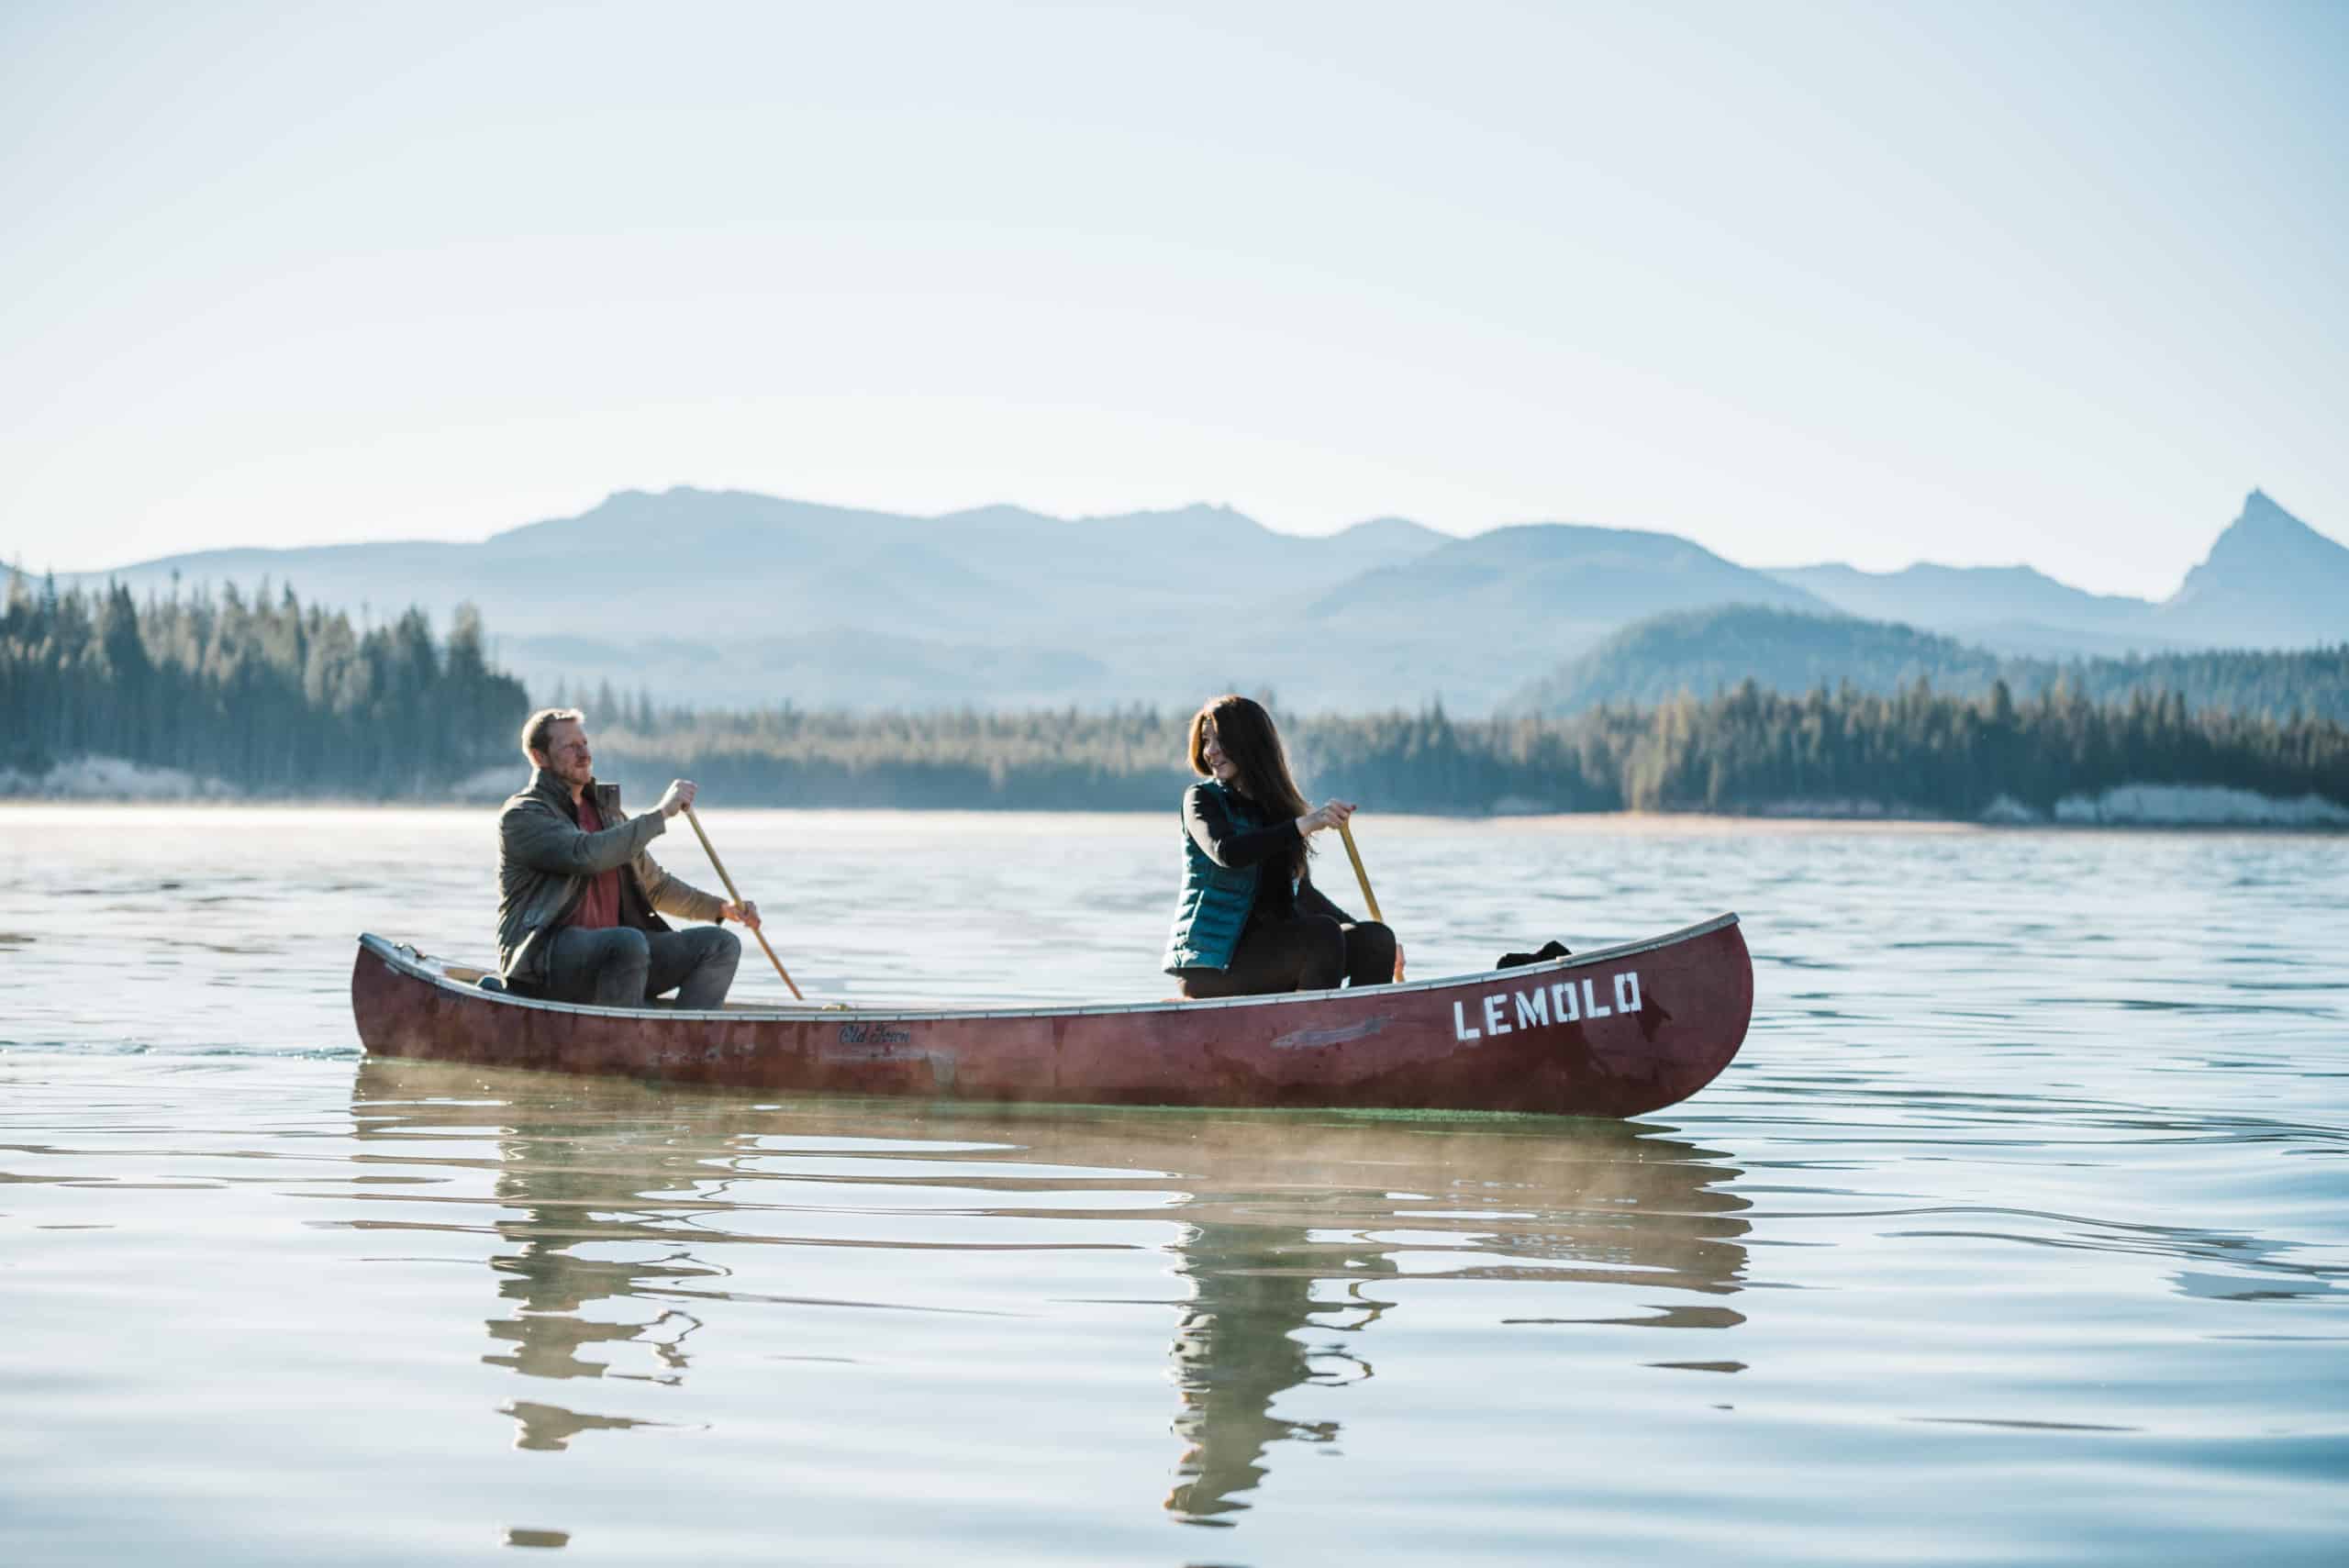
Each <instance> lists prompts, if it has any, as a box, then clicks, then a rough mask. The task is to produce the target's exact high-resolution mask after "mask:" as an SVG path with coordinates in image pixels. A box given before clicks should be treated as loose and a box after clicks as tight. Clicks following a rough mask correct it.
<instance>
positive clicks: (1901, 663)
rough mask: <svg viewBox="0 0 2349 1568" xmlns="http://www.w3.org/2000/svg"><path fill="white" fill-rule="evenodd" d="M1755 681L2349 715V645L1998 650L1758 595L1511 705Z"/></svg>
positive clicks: (1657, 631) (1610, 645)
mask: <svg viewBox="0 0 2349 1568" xmlns="http://www.w3.org/2000/svg"><path fill="white" fill-rule="evenodd" d="M1747 680H1751V681H1753V683H1755V684H1757V685H1759V686H1761V687H1762V688H1763V689H1764V690H1765V691H1779V692H1807V691H1809V690H1810V689H1811V688H1812V687H1814V686H1826V687H1829V688H1831V689H1832V688H1836V687H1840V686H1842V685H1844V684H1850V685H1852V686H1853V687H1854V688H1856V689H1857V690H1859V691H1863V692H1875V693H1877V694H1879V695H1881V694H1888V693H1892V692H1898V691H1901V690H1903V689H1905V688H1907V687H1908V686H1909V685H1912V684H1915V683H1916V682H1917V681H1919V680H1926V681H1930V682H1931V683H1932V685H1933V688H1934V689H1935V690H1936V691H1940V692H1943V693H1946V694H1949V695H1956V696H1982V695H1987V693H1988V692H1989V690H1990V688H1991V686H1992V684H1995V683H1997V682H1999V681H2004V682H2005V683H2006V684H2007V687H2008V689H2009V691H2010V692H2013V693H2014V694H2016V695H2018V696H2021V697H2024V698H2032V697H2037V696H2038V695H2041V694H2042V693H2044V692H2047V691H2050V690H2053V689H2054V687H2055V685H2056V684H2058V683H2059V682H2060V683H2062V684H2064V685H2065V686H2066V687H2067V688H2069V689H2070V690H2071V691H2073V692H2075V693H2077V694H2078V695H2082V696H2085V697H2087V698H2089V699H2090V700H2092V701H2098V702H2114V701H2119V702H2125V701H2127V700H2128V699H2129V698H2131V697H2132V696H2134V695H2137V694H2139V693H2141V692H2142V693H2143V694H2145V695H2148V696H2154V695H2162V694H2165V693H2170V692H2175V693H2176V694H2178V695H2181V696H2183V697H2184V698H2185V699H2186V703H2187V706H2188V707H2190V708H2193V709H2195V710H2197V711H2198V712H2199V711H2201V710H2204V709H2218V708H2223V709H2225V710H2226V711H2228V712H2230V713H2236V714H2242V715H2245V716H2255V717H2263V718H2274V719H2279V720H2280V719H2288V718H2289V717H2291V716H2292V715H2293V714H2294V713H2295V712H2299V713H2305V714H2309V715H2311V716H2315V717H2324V718H2330V719H2332V720H2334V721H2335V722H2337V723H2349V643H2342V644H2337V645H2335V646H2332V647H2329V648H2318V649H2310V650H2306V651H2294V652H2265V651H2205V652H2186V653H2165V654H2160V655H2154V656H2151V657H2143V658H2130V659H2084V660H2074V661H2069V662H2056V661H2054V660H2047V659H2026V658H2020V657H2009V656H2002V655H2000V654H1997V653H1993V652H1991V651H1988V650H1987V649H1982V648H1976V647H1973V646H1970V645H1968V644H1966V643H1963V642H1960V641H1957V640H1956V639H1954V638H1948V637H1942V636H1939V635H1936V634H1935V633H1932V632H1929V631H1919V630H1917V629H1916V628H1913V627H1907V626H1898V625H1894V624H1892V623H1889V622H1885V621H1872V620H1855V619H1850V618H1846V617H1835V616H1812V615H1804V614H1801V613H1799V612H1796V611H1790V610H1783V609H1772V608H1767V607H1765V606H1759V605H1730V606H1720V607H1719V608H1715V609H1709V610H1695V611H1688V612H1685V613H1681V614H1675V615H1663V616H1655V617H1651V618H1649V619H1647V620H1643V621H1641V622H1639V623H1638V624H1637V625H1635V626H1631V627H1626V628H1624V629H1623V630H1621V631H1620V632H1618V633H1616V634H1615V635H1614V636H1612V637H1610V638H1609V639H1607V640H1606V641H1604V642H1603V643H1601V644H1599V645H1598V647H1597V648H1595V649H1593V650H1592V651H1590V652H1588V653H1586V654H1584V655H1582V656H1581V657H1579V658H1576V659H1574V660H1570V661H1568V662H1566V663H1564V664H1563V665H1561V666H1560V667H1559V668H1558V669H1557V670H1556V671H1554V672H1553V673H1551V674H1550V675H1548V676H1546V677H1544V678H1543V679H1542V680H1540V681H1537V682H1534V683H1533V684H1531V685H1528V686H1527V687H1526V688H1525V689H1524V690H1522V691H1521V692H1520V693H1519V694H1518V695H1517V696H1516V697H1515V698H1514V699H1513V700H1512V701H1511V702H1510V703H1509V705H1508V709H1509V710H1510V711H1521V712H1531V713H1538V714H1542V715H1547V716H1550V717H1564V716H1567V715H1571V714H1575V713H1580V712H1581V711H1582V710H1584V709H1585V708H1587V707H1590V706H1594V705H1596V704H1598V703H1602V702H1603V703H1614V704H1619V705H1620V704H1626V703H1635V704H1653V703H1658V702H1663V701H1664V700H1666V699H1668V698H1671V697H1673V696H1676V695H1679V694H1681V693H1683V692H1687V693H1689V694H1691V695H1697V696H1712V695H1716V694H1718V693H1720V692H1724V691H1728V690H1730V689H1731V688H1732V687H1734V686H1736V685H1737V684H1739V683H1740V682H1742V681H1747Z"/></svg>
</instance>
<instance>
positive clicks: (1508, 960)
mask: <svg viewBox="0 0 2349 1568" xmlns="http://www.w3.org/2000/svg"><path fill="white" fill-rule="evenodd" d="M1572 957H1574V954H1573V953H1572V952H1571V951H1568V949H1567V947H1566V944H1565V943H1564V942H1562V941H1556V940H1552V941H1546V942H1543V943H1542V951H1540V952H1505V953H1503V954H1501V961H1500V962H1498V963H1497V964H1495V965H1493V967H1494V968H1495V969H1522V968H1523V967H1524V966H1525V965H1527V964H1529V963H1547V962H1550V961H1551V960H1552V959H1553V958H1572Z"/></svg>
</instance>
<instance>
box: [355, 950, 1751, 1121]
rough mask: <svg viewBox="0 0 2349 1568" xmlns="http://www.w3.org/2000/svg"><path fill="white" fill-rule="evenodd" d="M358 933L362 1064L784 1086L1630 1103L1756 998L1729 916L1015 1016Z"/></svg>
mask: <svg viewBox="0 0 2349 1568" xmlns="http://www.w3.org/2000/svg"><path fill="white" fill-rule="evenodd" d="M359 941H360V948H359V953H358V956H357V960H356V962H354V964H353V965H352V968H351V1008H352V1011H353V1013H354V1014H355V1016H356V1018H357V1019H358V1025H359V1037H360V1040H362V1043H364V1045H365V1046H366V1048H367V1050H368V1051H369V1052H371V1053H372V1054H373V1055H376V1056H387V1057H400V1058H406V1059H410V1060H420V1061H430V1062H464V1063H469V1064H472V1065H475V1066H484V1067H523V1068H535V1069H540V1070H550V1071H555V1072H566V1073H610V1074H618V1075H622V1076H627V1077H634V1078H644V1079H652V1080H657V1081H659V1082H662V1083H672V1084H704V1085H709V1086H713V1087H740V1088H756V1089H772V1090H781V1091H786V1092H795V1093H796V1092H812V1093H830V1094H848V1095H913V1096H918V1097H924V1098H946V1099H961V1100H979V1101H1031V1102H1057V1103H1063V1104H1092V1105H1168V1106H1341V1107H1349V1106H1350V1107H1360V1108H1389V1109H1426V1110H1487V1111H1520V1112H1534V1113H1542V1114H1548V1115H1555V1116H1602V1117H1626V1116H1640V1115H1643V1114H1645V1113H1646V1112H1649V1111H1653V1110H1659V1109H1661V1108H1663V1107H1664V1106H1669V1105H1672V1104H1675V1102H1677V1101H1680V1100H1684V1099H1686V1098H1687V1097H1688V1096H1689V1095H1693V1094H1695V1093H1696V1092H1697V1091H1698V1090H1699V1089H1701V1088H1703V1087H1704V1086H1705V1085H1706V1084H1709V1083H1710V1082H1712V1080H1713V1079H1714V1078H1715V1077H1716V1076H1718V1075H1719V1074H1720V1072H1721V1070H1722V1069H1723V1068H1724V1067H1726V1066H1728V1065H1729V1062H1730V1061H1731V1058H1732V1057H1734V1056H1735V1055H1736V1054H1737V1051H1738V1047H1739V1046H1740V1045H1741V1044H1742V1043H1743V1041H1744V1039H1745V1030H1746V1026H1747V1024H1748V1023H1749V1022H1750V1021H1751V1019H1752V1017H1753V962H1752V960H1751V958H1750V957H1749V955H1748V954H1747V952H1746V948H1745V939H1744V936H1743V934H1742V932H1741V931H1740V930H1739V929H1738V924H1737V917H1735V916H1733V915H1723V916H1720V917H1717V918H1715V919H1712V920H1708V921H1705V922H1703V923H1702V924H1700V925H1695V926H1690V927H1687V929H1683V930H1679V931H1675V932H1672V933H1670V934H1669V935H1666V936H1662V937H1656V938H1653V939H1650V940H1645V941H1639V942H1626V943H1623V944H1621V945H1620V946H1617V947H1611V948H1606V949H1602V950H1599V951H1594V952H1591V953H1586V954H1581V955H1577V956H1575V957H1572V958H1565V959H1560V960H1556V961H1553V962H1549V963H1541V964H1531V965H1528V966H1526V967H1524V968H1520V969H1508V970H1498V971H1495V972H1492V973H1485V974H1471V975H1463V976H1458V977H1455V978H1453V979H1450V980H1440V981H1431V982H1422V983H1417V984H1403V985H1379V986H1372V987H1369V988H1367V989H1364V990H1359V991H1357V990H1338V991H1315V992H1304V993H1299V994H1297V995H1286V996H1258V997H1244V998H1237V999H1233V1000H1230V1001H1214V1002H1165V1003H1152V1004H1147V1005H1141V1006H1100V1007H1039V1008H1027V1009H998V1008H990V1009H971V1008H890V1007H878V1006H875V1007H858V1008H840V1007H831V1008H825V1007H813V1006H745V1005H740V1004H737V1005H731V1006H727V1007H725V1008H722V1009H718V1010H713V1011H707V1012H686V1011H683V1010H680V1009H677V1008H674V1007H671V1006H665V1005H661V1006H651V1007H644V1008H618V1007H593V1006H565V1005H562V1004H558V1003H551V1002H541V1001H534V1000H529V999H525V998H522V997H518V996H513V995H498V994H495V993H492V992H488V991H484V990H482V989H481V988H480V987H479V986H478V985H476V984H473V981H474V980H475V979H476V978H477V976H478V973H479V972H478V971H475V970H471V969H467V968H464V967H462V966H461V965H456V964H451V963H446V962H442V961H440V960H438V959H434V958H430V957H428V956H425V955H423V954H420V953H417V951H415V950H414V949H412V948H407V947H404V946H400V945H397V944H395V943H393V942H390V941H387V940H384V939H383V938H381V937H377V936H373V935H369V936H362V937H361V938H360V939H359Z"/></svg>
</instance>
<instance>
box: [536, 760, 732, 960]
mask: <svg viewBox="0 0 2349 1568" xmlns="http://www.w3.org/2000/svg"><path fill="white" fill-rule="evenodd" d="M594 788H595V791H596V815H597V816H598V817H602V818H603V819H604V830H603V831H602V832H600V833H589V832H586V831H584V830H583V829H582V828H580V826H579V818H578V817H577V816H576V815H574V814H573V806H572V803H571V789H570V786H569V785H567V784H564V783H563V782H562V780H561V779H559V778H556V777H555V776H554V775H553V774H552V773H548V772H547V771H546V770H545V769H544V768H534V769H532V770H531V773H530V787H529V788H528V789H526V790H524V791H523V792H522V793H521V794H519V795H514V796H512V797H510V798H509V799H508V800H507V802H506V804H505V806H502V807H501V808H500V809H499V811H498V813H497V968H498V972H499V973H502V974H503V975H504V976H505V977H506V978H507V980H508V981H519V982H521V983H522V984H525V985H543V984H546V978H547V950H548V948H549V946H550V945H551V939H552V938H553V935H554V933H555V932H556V931H557V930H559V929H562V923H563V922H564V921H565V920H567V919H569V918H570V917H571V912H572V911H573V909H576V908H577V907H578V906H579V901H580V899H582V898H584V897H585V896H586V894H587V884H588V883H589V882H590V881H592V880H593V879H594V878H595V877H596V875H598V874H599V873H603V872H607V871H618V870H619V869H620V868H621V867H623V866H625V867H627V868H628V873H629V874H628V877H627V878H626V879H624V880H623V881H622V883H621V885H620V909H621V912H622V913H621V917H622V919H623V920H626V921H627V922H628V923H629V924H631V925H637V924H641V925H643V926H645V927H647V928H648V929H652V930H656V931H665V930H667V929H669V927H668V924H667V922H665V921H663V920H662V918H661V916H660V915H657V914H654V913H653V911H654V910H659V911H660V912H661V913H662V914H668V915H674V916H676V917H678V918H679V919H681V920H715V919H717V918H718V911H719V910H720V909H722V908H724V907H725V901H724V900H722V899H720V898H718V896H717V895H714V894H708V893H704V892H703V891H702V890H701V889H700V888H698V887H693V886H690V885H688V884H685V883H683V882H680V881H679V880H677V879H676V878H675V877H674V876H671V875H670V874H669V873H667V872H665V871H662V869H661V868H660V866H658V865H657V864H655V863H654V862H653V859H652V857H651V855H648V854H646V853H645V852H644V846H645V845H647V844H650V843H651V842H652V840H655V839H657V838H659V837H660V836H661V835H662V833H664V832H666V831H667V830H668V827H669V819H668V818H667V817H663V816H662V815H661V814H660V813H659V812H657V811H656V812H654V813H653V814H652V815H651V816H650V817H629V814H628V813H627V812H625V811H622V810H621V809H620V789H619V785H618V784H596V785H595V786H594ZM631 892H632V893H633V894H634V895H636V896H635V897H634V898H631V897H630V896H629V895H630V894H631ZM631 906H633V908H632V907H631ZM631 914H633V915H635V916H637V917H638V918H636V919H629V916H630V915H631Z"/></svg>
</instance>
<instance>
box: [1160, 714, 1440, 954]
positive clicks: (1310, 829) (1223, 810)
mask: <svg viewBox="0 0 2349 1568" xmlns="http://www.w3.org/2000/svg"><path fill="white" fill-rule="evenodd" d="M1191 768H1192V771H1193V772H1195V773H1202V774H1205V775H1206V777H1205V778H1204V779H1203V781H1202V782H1200V783H1198V784H1193V785H1192V786H1191V787H1190V788H1189V789H1188V790H1186V791H1185V792H1184V795H1183V893H1182V899H1181V902H1180V904H1179V905H1178V906H1176V908H1175V929H1174V933H1173V935H1171V936H1169V937H1168V938H1167V940H1166V956H1165V959H1164V962H1163V967H1164V968H1165V970H1166V972H1167V973H1170V974H1172V975H1174V976H1175V978H1176V979H1177V980H1179V981H1180V982H1181V983H1182V987H1183V995H1186V996H1191V997H1200V996H1254V995H1263V994H1264V993H1267V992H1274V991H1322V990H1327V989H1329V988H1330V987H1331V986H1333V985H1336V984H1338V983H1339V982H1340V981H1341V980H1350V981H1352V982H1353V984H1356V985H1377V984H1384V983H1385V982H1386V981H1389V980H1400V979H1402V978H1403V951H1402V949H1401V947H1399V946H1398V945H1397V942H1396V940H1395V933H1394V932H1392V931H1390V930H1388V929H1386V927H1385V926H1382V925H1379V924H1378V923H1377V922H1375V921H1357V920H1356V919H1355V918H1354V917H1353V916H1351V915H1349V914H1347V913H1346V912H1345V911H1344V910H1342V909H1341V908H1339V907H1338V906H1336V905H1334V904H1332V903H1330V901H1329V900H1328V899H1327V898H1324V897H1322V896H1321V894H1320V891H1319V889H1318V888H1316V887H1315V886H1314V885H1313V883H1312V880H1311V878H1310V877H1309V876H1308V873H1307V871H1306V864H1305V858H1306V855H1307V853H1308V840H1310V839H1311V838H1312V837H1313V835H1314V834H1316V833H1319V831H1321V829H1323V828H1335V827H1339V826H1340V825H1341V824H1342V823H1344V821H1345V820H1346V818H1347V817H1352V816H1353V813H1354V808H1353V804H1352V803H1351V802H1349V801H1343V800H1332V801H1330V802H1327V803H1326V804H1324V805H1322V806H1319V807H1316V808H1313V809H1310V810H1308V809H1307V807H1306V804H1305V797H1304V796H1303V795H1299V794H1298V793H1297V781H1296V780H1295V779H1293V778H1291V777H1290V776H1289V771H1288V758H1287V757H1286V755H1285V754H1284V753H1283V752H1282V751H1281V740H1280V736H1279V734H1278V733H1277V732H1275V730H1274V728H1273V720H1272V716H1271V715H1269V714H1267V713H1266V712H1265V711H1264V709H1263V708H1262V707H1261V706H1258V705H1256V704H1255V703H1252V702H1251V701H1249V700H1248V699H1247V698H1246V697H1241V696H1220V697H1218V698H1216V699H1215V700H1214V701H1213V702H1211V703H1209V704H1208V705H1207V706H1205V707H1203V708H1201V709H1199V711H1198V712H1197V714H1195V715H1194V716H1192V718H1191Z"/></svg>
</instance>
